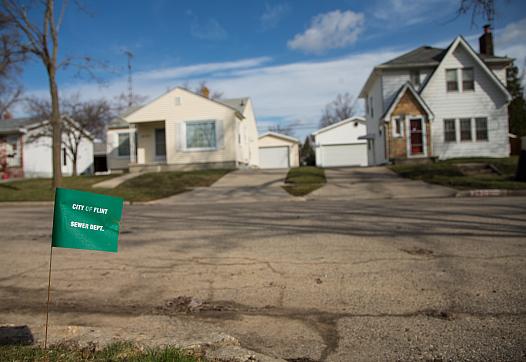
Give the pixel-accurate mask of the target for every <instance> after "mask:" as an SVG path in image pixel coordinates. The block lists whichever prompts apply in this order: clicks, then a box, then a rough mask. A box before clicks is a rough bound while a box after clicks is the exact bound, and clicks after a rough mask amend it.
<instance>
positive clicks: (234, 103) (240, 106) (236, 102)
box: [218, 97, 250, 113]
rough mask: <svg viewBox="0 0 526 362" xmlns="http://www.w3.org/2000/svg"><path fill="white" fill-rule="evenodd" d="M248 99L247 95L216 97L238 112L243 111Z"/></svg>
mask: <svg viewBox="0 0 526 362" xmlns="http://www.w3.org/2000/svg"><path fill="white" fill-rule="evenodd" d="M249 99H250V98H248V97H243V98H231V99H218V101H219V102H220V103H223V104H224V105H226V106H229V107H231V108H235V109H237V111H238V112H240V113H243V112H245V107H246V106H247V102H248V100H249Z"/></svg>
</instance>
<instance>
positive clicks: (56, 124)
mask: <svg viewBox="0 0 526 362" xmlns="http://www.w3.org/2000/svg"><path fill="white" fill-rule="evenodd" d="M47 71H48V75H49V93H50V96H51V120H50V122H51V127H52V138H53V146H52V150H53V152H52V153H53V182H52V187H53V189H55V188H57V187H60V185H61V184H62V162H61V161H62V160H61V150H62V130H61V123H62V122H61V118H60V109H59V100H58V87H57V81H56V78H55V76H56V70H55V66H54V65H53V64H48V65H47Z"/></svg>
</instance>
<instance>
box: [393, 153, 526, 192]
mask: <svg viewBox="0 0 526 362" xmlns="http://www.w3.org/2000/svg"><path fill="white" fill-rule="evenodd" d="M517 162H518V157H516V156H512V157H508V158H462V159H452V160H447V161H439V162H436V163H431V164H424V165H416V164H406V165H393V166H390V168H391V169H392V170H393V171H395V172H396V173H398V174H399V175H400V176H403V177H407V178H410V179H413V180H422V181H425V182H429V183H433V184H438V185H443V186H449V187H453V188H456V189H460V190H468V189H508V190H520V189H526V183H525V182H519V181H514V180H513V178H514V176H515V171H516V168H517ZM460 163H486V164H492V165H494V166H495V167H496V168H497V169H498V170H499V171H501V173H502V175H497V174H490V175H470V176H466V175H464V174H462V172H461V171H460V169H459V168H458V164H460Z"/></svg>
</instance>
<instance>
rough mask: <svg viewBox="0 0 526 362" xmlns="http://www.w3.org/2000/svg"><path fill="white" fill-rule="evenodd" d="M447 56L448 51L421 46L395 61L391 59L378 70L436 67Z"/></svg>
mask: <svg viewBox="0 0 526 362" xmlns="http://www.w3.org/2000/svg"><path fill="white" fill-rule="evenodd" d="M445 54H446V49H442V48H434V47H430V46H428V45H425V46H421V47H420V48H416V49H414V50H411V51H410V52H407V53H405V54H402V55H400V56H399V57H396V58H394V59H391V60H389V61H387V62H385V63H382V64H380V65H379V66H378V68H398V67H403V68H406V67H411V66H413V67H415V66H426V65H428V66H436V65H438V64H439V63H440V61H441V60H442V58H444V55H445Z"/></svg>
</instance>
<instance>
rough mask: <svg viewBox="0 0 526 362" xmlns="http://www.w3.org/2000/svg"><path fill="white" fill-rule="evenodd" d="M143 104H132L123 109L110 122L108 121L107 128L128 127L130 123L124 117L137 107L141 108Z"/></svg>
mask: <svg viewBox="0 0 526 362" xmlns="http://www.w3.org/2000/svg"><path fill="white" fill-rule="evenodd" d="M142 107H143V106H132V107H130V108H128V109H126V110H125V111H123V112H122V113H121V114H119V115H118V116H117V117H115V118H113V119H112V120H111V121H110V123H108V129H117V128H128V127H130V124H129V123H128V122H127V121H126V120H125V119H124V118H126V117H128V116H129V115H130V114H132V113H133V112H135V111H136V110H138V109H139V108H142Z"/></svg>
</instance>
